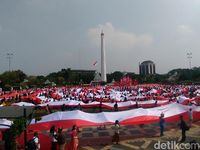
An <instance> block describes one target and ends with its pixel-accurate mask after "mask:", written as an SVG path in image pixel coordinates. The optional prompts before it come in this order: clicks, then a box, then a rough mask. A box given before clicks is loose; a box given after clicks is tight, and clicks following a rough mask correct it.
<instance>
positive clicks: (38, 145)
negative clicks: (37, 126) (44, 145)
mask: <svg viewBox="0 0 200 150" xmlns="http://www.w3.org/2000/svg"><path fill="white" fill-rule="evenodd" d="M33 140H34V142H35V145H36V149H35V150H40V141H39V138H38V133H37V132H34V137H33Z"/></svg>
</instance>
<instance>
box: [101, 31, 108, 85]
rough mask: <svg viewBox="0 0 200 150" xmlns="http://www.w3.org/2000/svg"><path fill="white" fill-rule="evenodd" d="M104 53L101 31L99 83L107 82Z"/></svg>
mask: <svg viewBox="0 0 200 150" xmlns="http://www.w3.org/2000/svg"><path fill="white" fill-rule="evenodd" d="M105 53H106V51H105V40H104V33H103V30H102V31H101V81H103V82H107V77H106V54H105Z"/></svg>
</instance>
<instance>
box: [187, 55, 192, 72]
mask: <svg viewBox="0 0 200 150" xmlns="http://www.w3.org/2000/svg"><path fill="white" fill-rule="evenodd" d="M187 58H188V61H189V69H191V61H192V53H191V52H189V53H187Z"/></svg>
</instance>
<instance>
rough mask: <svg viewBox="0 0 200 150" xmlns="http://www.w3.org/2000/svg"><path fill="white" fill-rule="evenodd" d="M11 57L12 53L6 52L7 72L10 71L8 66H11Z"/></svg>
mask: <svg viewBox="0 0 200 150" xmlns="http://www.w3.org/2000/svg"><path fill="white" fill-rule="evenodd" d="M12 57H13V53H7V59H8V67H9V68H8V69H9V72H10V66H11V59H12Z"/></svg>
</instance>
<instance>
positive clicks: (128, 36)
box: [87, 22, 153, 49]
mask: <svg viewBox="0 0 200 150" xmlns="http://www.w3.org/2000/svg"><path fill="white" fill-rule="evenodd" d="M101 30H103V31H104V33H105V41H106V46H107V47H110V48H112V49H132V48H134V47H136V46H141V47H143V46H148V45H150V44H152V42H153V37H152V36H151V35H149V34H139V35H136V34H135V33H129V32H124V31H121V30H118V29H116V28H115V27H114V26H113V25H112V23H110V22H107V23H105V24H104V25H102V24H100V25H98V26H97V27H94V28H90V29H89V30H88V32H87V35H88V38H89V41H90V42H91V43H92V44H94V45H95V46H99V45H100V32H101Z"/></svg>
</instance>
